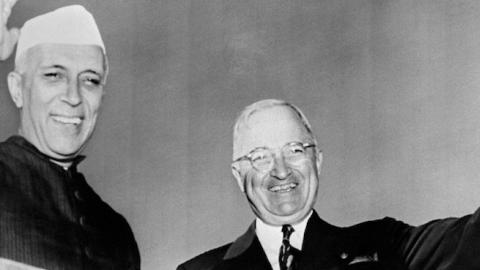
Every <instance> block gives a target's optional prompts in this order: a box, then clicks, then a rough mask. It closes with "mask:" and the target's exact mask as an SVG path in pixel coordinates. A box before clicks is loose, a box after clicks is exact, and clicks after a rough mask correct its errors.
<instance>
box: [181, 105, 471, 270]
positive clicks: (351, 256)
mask: <svg viewBox="0 0 480 270" xmlns="http://www.w3.org/2000/svg"><path fill="white" fill-rule="evenodd" d="M321 163H322V152H321V151H320V150H319V149H318V147H317V142H316V139H315V136H314V135H313V133H312V129H311V126H310V124H309V122H308V120H307V118H306V117H305V115H304V114H303V113H302V112H301V111H300V109H298V108H297V107H295V106H294V105H292V104H290V103H287V102H285V101H281V100H272V99H270V100H261V101H258V102H256V103H253V104H252V105H250V106H248V107H246V108H245V109H244V110H243V111H242V113H241V114H240V116H239V117H238V119H237V121H236V123H235V126H234V132H233V163H232V173H233V175H234V177H235V179H236V180H237V183H238V186H239V187H240V189H241V191H242V192H243V193H244V194H245V195H246V197H247V199H248V201H249V203H250V206H251V208H252V210H253V212H254V213H255V215H256V219H255V221H254V222H253V224H252V225H251V226H250V228H249V229H248V230H247V232H246V233H245V234H244V235H242V236H240V237H239V238H238V239H237V240H235V241H234V242H233V243H230V244H227V245H225V246H222V247H219V248H217V249H213V250H211V251H208V252H206V253H204V254H201V255H199V256H197V257H195V258H193V259H191V260H189V261H187V262H185V263H183V264H182V265H180V266H179V267H178V269H179V270H190V269H192V270H193V269H195V270H202V269H214V270H222V269H230V270H234V269H238V270H240V269H273V270H295V269H296V270H300V269H332V270H333V269H418V270H420V269H422V270H426V269H462V270H464V269H480V259H479V258H480V256H478V254H477V255H476V256H475V255H474V254H475V252H477V253H478V252H479V250H480V249H478V247H479V246H478V245H479V244H478V243H480V229H478V228H479V227H480V221H479V220H480V218H479V216H480V213H479V212H478V211H477V213H475V214H474V215H471V216H466V217H463V218H460V219H453V218H451V219H444V220H437V221H432V222H430V223H427V224H425V225H423V226H419V227H412V226H409V225H407V224H404V223H402V222H400V221H396V220H394V219H392V218H384V219H382V220H376V221H369V222H365V223H361V224H358V225H355V226H352V227H347V228H339V227H335V226H333V225H330V224H328V223H327V222H325V221H323V220H322V219H321V218H320V217H319V216H318V214H317V213H316V212H315V210H313V205H314V203H315V201H316V197H317V190H318V181H319V180H318V176H319V174H320V169H321ZM475 245H476V247H477V248H476V249H475ZM475 250H476V251H475Z"/></svg>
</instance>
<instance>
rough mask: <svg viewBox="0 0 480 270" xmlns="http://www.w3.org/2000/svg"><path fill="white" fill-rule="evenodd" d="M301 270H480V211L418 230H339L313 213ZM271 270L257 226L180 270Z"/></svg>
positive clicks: (381, 223) (386, 223) (384, 224)
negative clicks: (258, 235) (259, 238)
mask: <svg viewBox="0 0 480 270" xmlns="http://www.w3.org/2000/svg"><path fill="white" fill-rule="evenodd" d="M301 253H302V255H301V258H300V261H299V268H298V269H299V270H308V269H312V270H313V269H322V270H333V269H336V270H339V269H349V270H353V269H355V270H360V269H386V270H394V269H395V270H397V269H398V270H400V269H409V270H478V269H480V208H479V209H478V210H477V211H476V212H475V213H474V214H472V215H467V216H464V217H461V218H446V219H438V220H433V221H430V222H428V223H426V224H424V225H421V226H418V227H415V226H410V225H408V224H405V223H403V222H401V221H397V220H395V219H393V218H388V217H387V218H384V219H380V220H373V221H367V222H363V223H360V224H357V225H355V226H351V227H346V228H339V227H335V226H333V225H330V224H328V223H326V222H325V221H323V220H322V219H320V218H319V217H318V215H317V213H316V212H314V213H313V215H312V216H311V218H310V220H309V221H308V223H307V228H306V230H305V235H304V240H303V247H302V251H301ZM227 269H228V270H235V269H238V270H240V269H249V270H250V269H258V270H260V269H271V266H270V263H269V262H268V259H267V257H266V255H265V253H264V251H263V249H262V247H261V245H260V242H259V241H258V238H257V237H256V234H255V227H254V224H252V225H251V226H250V228H249V229H248V231H247V232H246V233H245V234H244V235H242V236H240V237H239V238H238V239H237V240H235V241H234V242H233V243H231V244H227V245H225V246H222V247H219V248H216V249H213V250H211V251H208V252H205V253H203V254H201V255H199V256H197V257H195V258H193V259H191V260H189V261H187V262H185V263H183V264H181V265H180V266H179V267H178V270H227Z"/></svg>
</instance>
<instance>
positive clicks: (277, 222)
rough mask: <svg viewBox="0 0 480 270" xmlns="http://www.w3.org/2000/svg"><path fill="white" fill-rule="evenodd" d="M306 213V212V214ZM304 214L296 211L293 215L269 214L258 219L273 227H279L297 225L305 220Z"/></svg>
mask: <svg viewBox="0 0 480 270" xmlns="http://www.w3.org/2000/svg"><path fill="white" fill-rule="evenodd" d="M307 213H308V212H307ZM305 216H306V213H303V211H298V212H294V213H289V214H287V213H285V214H271V213H269V214H268V215H263V216H261V217H260V219H262V220H263V222H265V223H267V224H270V225H274V226H281V225H284V224H297V223H299V222H301V221H302V220H303V218H305Z"/></svg>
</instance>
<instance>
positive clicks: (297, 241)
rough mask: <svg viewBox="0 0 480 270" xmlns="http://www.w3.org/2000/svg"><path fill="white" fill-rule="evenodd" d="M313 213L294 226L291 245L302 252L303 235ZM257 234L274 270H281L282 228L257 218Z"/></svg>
mask: <svg viewBox="0 0 480 270" xmlns="http://www.w3.org/2000/svg"><path fill="white" fill-rule="evenodd" d="M312 213H313V211H310V213H309V214H308V215H307V217H306V218H304V219H303V220H302V221H300V222H299V223H297V224H292V227H293V229H294V231H293V233H292V235H290V245H292V246H293V247H294V248H296V249H298V250H302V244H303V235H304V234H305V228H306V227H307V222H308V220H309V219H310V217H311V216H312ZM255 232H256V234H257V237H258V240H259V241H260V244H261V245H262V248H263V251H264V252H265V254H266V255H267V259H268V261H269V262H270V265H272V269H273V270H280V266H279V264H278V256H279V255H280V247H281V246H282V239H283V233H282V226H272V225H269V224H266V223H265V222H263V221H262V220H261V219H259V218H257V219H256V221H255Z"/></svg>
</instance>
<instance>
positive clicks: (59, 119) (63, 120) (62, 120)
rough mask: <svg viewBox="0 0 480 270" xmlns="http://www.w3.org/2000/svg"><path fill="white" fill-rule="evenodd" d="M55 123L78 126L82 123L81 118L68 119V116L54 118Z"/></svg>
mask: <svg viewBox="0 0 480 270" xmlns="http://www.w3.org/2000/svg"><path fill="white" fill-rule="evenodd" d="M52 118H53V119H54V120H55V121H57V122H60V123H63V124H74V125H78V124H80V123H81V122H82V120H81V119H80V117H66V116H58V115H56V116H53V117H52Z"/></svg>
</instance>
